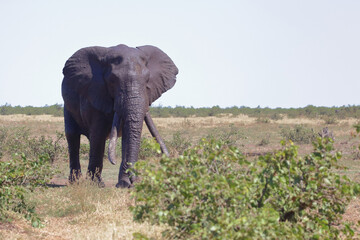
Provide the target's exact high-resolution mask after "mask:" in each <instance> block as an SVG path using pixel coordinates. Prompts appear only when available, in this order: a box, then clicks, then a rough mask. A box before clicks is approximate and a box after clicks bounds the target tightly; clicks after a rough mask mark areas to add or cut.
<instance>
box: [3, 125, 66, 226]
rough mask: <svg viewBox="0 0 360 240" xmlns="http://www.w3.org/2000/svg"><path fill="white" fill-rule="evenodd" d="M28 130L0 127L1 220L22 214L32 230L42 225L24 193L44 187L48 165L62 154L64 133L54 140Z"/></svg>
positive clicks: (47, 176) (47, 179)
mask: <svg viewBox="0 0 360 240" xmlns="http://www.w3.org/2000/svg"><path fill="white" fill-rule="evenodd" d="M29 132H30V131H29V129H27V128H4V127H1V128H0V158H1V159H0V221H7V220H10V215H9V213H10V212H18V213H21V214H24V216H25V217H26V219H28V220H31V223H32V225H33V226H34V227H39V226H41V222H40V219H39V218H38V216H37V215H36V213H35V211H34V207H33V206H31V205H30V204H28V202H27V199H26V194H27V192H29V191H33V190H34V189H35V188H36V187H38V186H45V183H47V182H48V181H49V180H50V179H51V178H52V176H53V174H54V171H53V170H52V168H51V163H52V162H54V161H55V160H56V159H57V158H59V157H60V156H63V154H66V153H65V147H64V144H63V143H64V134H63V133H57V137H56V139H55V140H53V139H52V138H45V137H44V136H41V137H38V138H33V137H30V133H29Z"/></svg>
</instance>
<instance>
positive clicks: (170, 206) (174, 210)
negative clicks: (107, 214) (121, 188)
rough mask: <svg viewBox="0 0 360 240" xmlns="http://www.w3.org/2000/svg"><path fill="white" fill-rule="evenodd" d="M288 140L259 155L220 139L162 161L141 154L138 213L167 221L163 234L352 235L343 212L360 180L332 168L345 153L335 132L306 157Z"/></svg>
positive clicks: (139, 218) (205, 236) (135, 211)
mask: <svg viewBox="0 0 360 240" xmlns="http://www.w3.org/2000/svg"><path fill="white" fill-rule="evenodd" d="M281 144H282V148H281V149H280V150H278V151H276V152H274V153H272V154H267V155H265V156H261V157H259V158H258V159H257V160H255V161H253V162H249V161H247V160H246V159H245V157H244V156H243V154H241V152H240V151H239V149H237V148H236V147H232V146H228V145H226V144H224V142H222V141H219V140H215V139H202V140H201V142H200V143H199V145H197V146H196V147H194V148H191V149H188V150H187V151H185V153H184V155H183V156H179V157H178V158H176V159H172V158H167V157H164V156H163V158H162V159H161V161H160V166H155V165H153V164H151V163H147V162H143V161H139V162H138V164H137V165H136V169H137V171H138V174H140V175H141V179H142V180H141V182H139V183H138V184H137V185H135V191H134V192H133V196H134V198H135V201H136V205H135V207H132V212H133V215H134V219H135V220H137V221H146V220H148V221H150V222H151V223H153V224H166V225H167V226H168V230H166V231H164V232H163V234H164V236H165V237H167V238H176V239H336V238H338V237H339V236H340V235H341V234H342V237H345V238H349V239H350V238H351V237H352V236H353V234H354V232H353V230H352V228H351V225H348V224H346V223H342V222H341V217H342V213H343V212H344V210H345V207H346V206H347V204H348V202H349V201H350V199H351V198H352V197H353V196H354V195H355V194H358V193H359V186H358V185H356V184H355V183H353V182H351V181H350V180H349V179H348V178H347V177H345V176H340V175H338V174H336V173H335V172H334V171H333V170H334V169H336V168H339V166H338V165H337V161H338V159H340V157H341V154H340V153H338V152H334V149H333V142H332V140H331V139H329V138H319V139H317V140H316V141H315V142H314V143H313V145H314V150H313V152H312V153H311V154H309V155H307V156H305V157H303V158H302V157H300V156H298V147H297V146H295V145H294V144H293V143H292V142H289V143H285V142H284V141H283V142H281ZM134 237H135V238H139V239H140V238H142V239H146V236H143V235H141V234H135V235H134Z"/></svg>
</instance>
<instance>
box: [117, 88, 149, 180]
mask: <svg viewBox="0 0 360 240" xmlns="http://www.w3.org/2000/svg"><path fill="white" fill-rule="evenodd" d="M144 106H145V101H144V100H143V99H142V98H141V97H139V95H136V96H132V97H129V98H128V99H127V106H126V114H125V116H124V125H123V129H122V162H121V166H120V172H119V183H118V186H119V187H128V186H129V185H131V183H133V181H134V176H133V174H131V173H129V172H128V169H129V168H131V167H132V166H133V165H134V164H135V162H136V161H137V159H138V155H139V149H140V143H141V132H142V127H143V121H144V117H145V111H144Z"/></svg>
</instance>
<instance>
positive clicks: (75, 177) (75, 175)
mask: <svg viewBox="0 0 360 240" xmlns="http://www.w3.org/2000/svg"><path fill="white" fill-rule="evenodd" d="M80 178H81V170H80V169H71V170H70V174H69V183H70V184H73V183H76V182H79V179H80Z"/></svg>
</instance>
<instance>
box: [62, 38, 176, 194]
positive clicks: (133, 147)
mask: <svg viewBox="0 0 360 240" xmlns="http://www.w3.org/2000/svg"><path fill="white" fill-rule="evenodd" d="M177 74H178V68H177V67H176V66H175V64H174V62H173V61H172V60H171V58H170V57H169V56H168V55H166V54H165V53H164V52H163V51H161V50H160V49H159V48H157V47H154V46H150V45H145V46H141V47H136V48H133V47H128V46H126V45H124V44H120V45H117V46H113V47H99V46H94V47H86V48H82V49H80V50H78V51H77V52H75V53H74V54H73V55H72V56H71V57H70V58H69V59H68V60H67V61H66V63H65V66H64V68H63V75H64V78H63V81H62V86H61V91H62V97H63V99H64V121H65V135H66V139H67V142H68V150H69V158H70V175H69V181H70V182H75V181H77V180H78V179H79V178H80V176H81V167H80V161H79V147H80V135H85V136H86V137H87V138H88V139H89V142H90V154H89V164H88V169H87V174H88V175H89V176H91V179H92V180H94V181H96V182H98V184H99V185H101V186H104V183H103V181H102V178H101V172H102V169H103V157H104V151H105V143H106V140H107V139H109V147H108V159H109V161H110V162H111V163H112V164H116V154H115V147H116V143H117V139H118V137H119V136H121V143H122V149H121V153H122V161H121V165H120V169H119V176H118V183H117V184H116V187H117V188H129V187H132V186H133V184H134V182H135V181H136V179H137V177H136V176H135V175H134V174H132V172H131V171H129V170H130V169H131V168H132V166H133V165H134V164H135V162H136V161H137V159H138V154H139V149H140V142H141V133H142V127H143V122H144V120H145V123H146V125H147V127H148V129H149V131H150V133H151V134H152V136H153V137H154V138H155V139H156V140H157V142H158V143H159V144H160V148H161V150H162V152H163V153H164V154H166V155H169V154H168V150H167V148H166V146H165V144H164V142H163V140H162V139H161V137H160V135H159V132H158V130H157V129H156V127H155V125H154V122H153V120H152V118H151V116H150V113H149V107H150V105H151V104H152V103H153V102H154V101H155V100H156V99H158V98H159V97H160V96H161V95H162V94H163V93H164V92H166V91H167V90H169V89H170V88H172V87H173V86H174V84H175V82H176V75H177Z"/></svg>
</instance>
